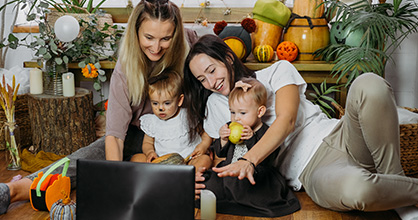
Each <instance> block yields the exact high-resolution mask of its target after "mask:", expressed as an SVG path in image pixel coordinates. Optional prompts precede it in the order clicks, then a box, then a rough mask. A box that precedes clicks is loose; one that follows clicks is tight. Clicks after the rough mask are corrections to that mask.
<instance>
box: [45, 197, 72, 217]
mask: <svg viewBox="0 0 418 220" xmlns="http://www.w3.org/2000/svg"><path fill="white" fill-rule="evenodd" d="M49 217H50V219H51V220H75V219H76V203H75V202H74V201H72V200H71V199H70V198H69V196H68V195H65V198H64V199H60V200H58V201H56V202H55V203H54V204H52V206H51V211H50V212H49Z"/></svg>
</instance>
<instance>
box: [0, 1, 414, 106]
mask: <svg viewBox="0 0 418 220" xmlns="http://www.w3.org/2000/svg"><path fill="white" fill-rule="evenodd" d="M172 1H173V2H175V3H176V4H177V5H179V6H181V5H182V4H184V7H198V6H199V4H200V3H203V2H204V1H203V0H198V1H196V0H172ZM96 2H98V1H96ZM138 2H139V0H133V3H134V5H135V4H137V3H138ZM224 2H225V4H226V5H227V6H228V7H252V6H254V4H255V2H256V0H245V1H237V0H224ZM415 2H417V3H418V0H415ZM126 3H127V0H123V1H120V0H107V1H106V3H105V5H104V7H124V6H125V5H126ZM210 4H211V6H210V7H225V5H224V3H223V2H222V1H220V0H211V1H210ZM286 5H292V2H291V1H290V0H289V1H287V2H286ZM7 18H8V19H11V13H9V14H8V16H7ZM189 27H192V28H194V29H197V30H198V33H199V34H204V33H212V30H211V29H212V27H202V26H200V25H193V24H192V25H189ZM25 35H26V34H18V36H20V37H23V36H25ZM6 36H7V35H6ZM33 54H34V52H33V51H29V50H28V49H26V48H19V49H18V50H9V54H8V57H7V60H6V69H10V68H11V67H13V66H16V65H17V66H21V67H22V66H23V65H22V63H23V61H27V60H31V59H33V58H34V55H33ZM393 57H394V62H392V61H390V62H389V63H388V65H387V67H386V79H387V80H388V81H389V82H390V83H391V84H392V86H393V89H394V93H395V98H396V100H397V103H398V105H399V106H407V107H413V108H418V88H417V85H418V64H417V63H418V33H414V34H412V35H411V36H410V37H409V38H408V39H406V40H405V41H404V42H403V44H402V47H401V48H400V49H398V50H397V51H396V52H395V54H394V56H393ZM83 86H84V87H89V86H91V85H90V84H89V83H83ZM104 91H105V94H107V88H104ZM96 97H97V98H96ZM97 101H98V95H95V102H97Z"/></svg>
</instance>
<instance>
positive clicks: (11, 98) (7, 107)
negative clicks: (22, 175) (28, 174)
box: [0, 75, 21, 170]
mask: <svg viewBox="0 0 418 220" xmlns="http://www.w3.org/2000/svg"><path fill="white" fill-rule="evenodd" d="M19 86H20V84H17V86H16V79H15V76H14V75H13V82H12V86H10V85H9V84H6V79H5V76H4V75H3V83H2V84H0V105H1V107H2V108H3V110H4V114H5V115H6V119H7V121H6V122H4V125H3V127H2V129H4V130H5V137H4V139H5V141H6V149H7V150H9V154H6V157H7V158H8V161H10V164H9V165H8V166H7V169H8V170H19V169H20V168H21V164H20V156H19V148H20V142H19V141H18V138H17V137H18V135H17V131H18V127H17V125H16V121H15V105H14V104H15V101H16V97H17V91H18V90H19Z"/></svg>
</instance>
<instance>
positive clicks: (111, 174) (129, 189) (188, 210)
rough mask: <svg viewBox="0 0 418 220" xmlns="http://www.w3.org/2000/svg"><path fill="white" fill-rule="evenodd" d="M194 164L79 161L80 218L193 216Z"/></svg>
mask: <svg viewBox="0 0 418 220" xmlns="http://www.w3.org/2000/svg"><path fill="white" fill-rule="evenodd" d="M194 176H195V171H194V167H193V166H188V165H163V164H152V163H134V162H121V161H99V160H86V159H79V160H78V161H77V198H76V199H77V201H76V202H77V209H76V216H77V219H81V220H84V219H86V220H91V219H194V187H195V186H194Z"/></svg>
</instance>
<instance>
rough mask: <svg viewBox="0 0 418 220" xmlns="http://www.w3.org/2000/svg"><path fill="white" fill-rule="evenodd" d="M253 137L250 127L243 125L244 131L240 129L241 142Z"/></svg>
mask: <svg viewBox="0 0 418 220" xmlns="http://www.w3.org/2000/svg"><path fill="white" fill-rule="evenodd" d="M253 135H254V131H253V129H251V127H250V126H248V125H244V129H242V133H241V140H248V139H250V138H251V137H252V136H253Z"/></svg>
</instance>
